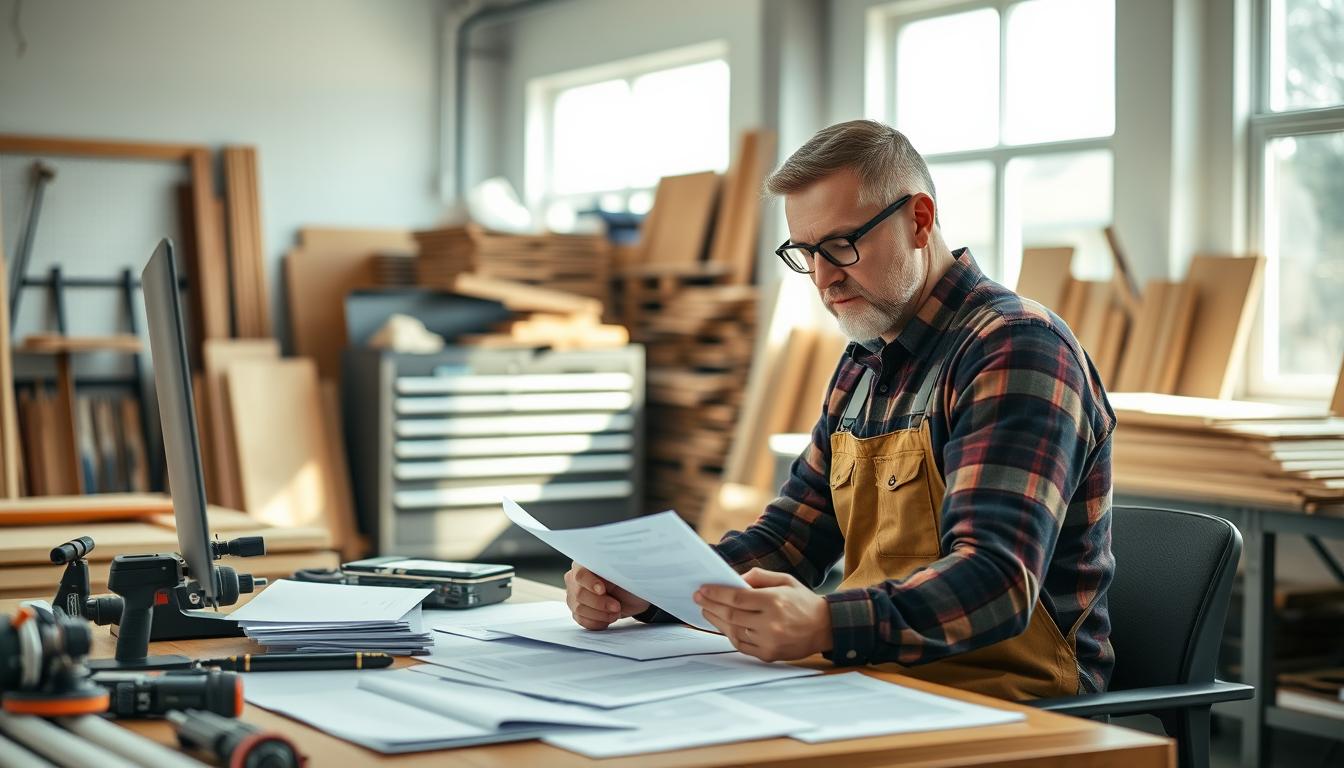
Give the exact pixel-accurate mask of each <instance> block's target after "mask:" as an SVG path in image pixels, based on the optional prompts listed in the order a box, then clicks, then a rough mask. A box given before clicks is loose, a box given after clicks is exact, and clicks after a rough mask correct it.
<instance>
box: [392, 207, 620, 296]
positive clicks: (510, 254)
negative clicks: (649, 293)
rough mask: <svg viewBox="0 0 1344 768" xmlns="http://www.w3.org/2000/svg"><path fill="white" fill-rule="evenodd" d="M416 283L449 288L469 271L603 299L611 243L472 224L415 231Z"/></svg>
mask: <svg viewBox="0 0 1344 768" xmlns="http://www.w3.org/2000/svg"><path fill="white" fill-rule="evenodd" d="M415 240H416V243H417V245H418V246H419V251H418V255H417V258H416V264H415V269H416V274H417V279H418V281H419V283H420V284H421V285H424V286H427V287H431V288H445V289H451V287H452V285H453V283H454V281H455V280H456V278H457V276H458V275H461V274H466V273H474V274H477V275H480V276H482V277H487V278H492V279H495V280H508V281H511V282H515V283H521V284H523V285H530V286H533V287H537V288H546V289H550V290H554V291H561V292H564V293H572V294H575V295H578V296H586V297H588V298H591V299H596V300H598V301H600V302H602V303H603V304H605V303H606V302H607V292H608V276H609V275H610V272H611V246H610V244H609V243H608V242H607V239H606V237H605V236H603V235H562V234H554V233H547V234H543V235H513V234H505V233H500V232H490V231H487V230H485V229H483V228H481V227H477V226H466V227H445V228H441V229H434V230H427V231H422V232H416V233H415Z"/></svg>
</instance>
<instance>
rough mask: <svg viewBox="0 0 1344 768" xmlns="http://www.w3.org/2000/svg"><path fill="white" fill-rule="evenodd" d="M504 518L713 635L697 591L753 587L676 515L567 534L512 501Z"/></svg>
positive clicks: (635, 519) (610, 524) (660, 515)
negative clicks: (708, 587) (714, 587)
mask: <svg viewBox="0 0 1344 768" xmlns="http://www.w3.org/2000/svg"><path fill="white" fill-rule="evenodd" d="M504 514H505V515H507V516H508V518H509V519H510V520H512V521H513V522H514V523H515V524H516V525H518V526H519V527H521V528H523V529H524V530H526V531H527V532H529V533H531V534H532V535H534V536H536V537H537V538H538V539H541V540H542V541H543V542H545V543H546V544H548V545H550V546H551V547H552V548H554V549H555V550H557V551H559V552H561V553H563V554H564V555H565V556H567V557H569V558H570V559H571V560H574V561H575V562H578V563H582V564H583V565H584V566H585V567H586V568H588V570H590V571H592V572H593V573H596V574H597V575H599V576H601V577H602V578H604V579H606V580H607V581H610V582H611V583H613V584H615V585H617V586H619V587H621V588H623V589H625V590H626V591H628V592H630V593H632V594H635V595H638V596H639V597H642V598H644V599H645V600H648V601H649V602H650V603H653V604H654V605H656V606H658V607H659V608H662V609H663V610H664V611H667V612H668V613H670V614H672V615H673V616H676V617H677V618H678V619H681V620H682V621H684V622H686V623H687V624H691V625H693V626H697V627H700V628H701V629H706V630H709V631H711V632H712V631H715V630H714V626H713V625H712V624H710V623H709V622H708V621H706V620H705V617H704V615H703V614H702V613H701V612H700V606H698V605H696V604H695V601H694V600H693V599H692V596H693V595H694V594H695V592H696V590H698V589H699V588H700V587H701V586H703V585H705V584H720V585H723V586H729V587H747V586H748V585H747V583H746V582H745V581H743V580H742V577H741V576H739V575H738V573H737V571H734V570H733V569H732V567H731V566H729V565H728V563H726V562H724V560H723V558H721V557H719V556H718V555H717V554H715V553H714V550H712V549H710V548H709V545H708V544H706V543H705V542H704V541H703V540H702V539H701V538H700V537H699V536H697V535H696V534H695V532H694V531H692V530H691V528H690V526H688V525H686V522H685V521H684V520H682V519H681V518H680V517H678V516H677V514H676V513H675V512H660V513H658V514H656V515H646V516H644V517H636V518H632V519H630V520H621V521H619V522H615V523H607V524H605V525H595V526H592V527H589V528H571V529H568V530H563V531H552V530H550V529H549V528H547V527H546V526H544V525H542V524H541V523H540V522H538V521H537V520H536V519H535V518H534V517H532V516H531V515H530V514H528V513H527V511H526V510H524V509H523V508H522V507H520V506H518V505H517V504H515V503H514V502H513V501H511V500H510V499H507V498H505V499H504Z"/></svg>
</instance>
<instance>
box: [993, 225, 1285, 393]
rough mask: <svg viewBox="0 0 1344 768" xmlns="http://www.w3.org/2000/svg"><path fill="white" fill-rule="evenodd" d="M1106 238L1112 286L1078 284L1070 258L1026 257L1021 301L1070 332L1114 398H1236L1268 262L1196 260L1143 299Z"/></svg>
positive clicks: (1155, 284) (1037, 251) (1036, 252)
mask: <svg viewBox="0 0 1344 768" xmlns="http://www.w3.org/2000/svg"><path fill="white" fill-rule="evenodd" d="M1107 235H1108V238H1109V239H1110V240H1111V243H1112V253H1113V255H1114V257H1115V258H1114V264H1115V274H1114V277H1113V278H1112V279H1111V280H1104V281H1098V280H1078V279H1075V278H1074V277H1073V276H1072V275H1071V273H1070V264H1071V262H1072V259H1073V249H1072V248H1031V249H1027V250H1026V251H1024V252H1023V254H1022V270H1021V274H1020V276H1019V279H1018V284H1017V292H1018V293H1020V294H1021V295H1023V296H1025V297H1027V298H1030V299H1033V300H1035V301H1038V302H1040V303H1041V304H1043V305H1045V306H1046V307H1047V308H1049V309H1051V310H1053V311H1054V312H1055V313H1056V314H1058V315H1059V317H1060V318H1061V319H1062V320H1064V322H1065V323H1067V324H1068V326H1069V328H1070V329H1072V330H1073V333H1074V336H1076V337H1077V339H1078V342H1079V343H1080V344H1081V345H1082V347H1083V349H1084V350H1086V351H1087V353H1088V356H1089V357H1090V358H1091V359H1092V363H1093V365H1095V366H1096V368H1097V372H1098V373H1099V374H1100V375H1101V379H1102V382H1103V383H1104V384H1105V385H1106V387H1107V389H1109V390H1111V391H1117V392H1154V393H1159V394H1175V395H1184V396H1188V397H1203V398H1214V399H1219V398H1228V397H1230V396H1231V395H1232V391H1233V389H1234V388H1235V385H1236V378H1237V374H1238V371H1239V370H1240V366H1241V362H1242V360H1243V358H1244V355H1245V350H1246V345H1247V342H1248V340H1249V336H1250V330H1251V324H1252V322H1253V320H1254V315H1255V309H1256V301H1257V300H1258V298H1259V295H1260V282H1261V276H1262V273H1263V271H1264V259H1263V258H1262V257H1259V256H1222V255H1197V256H1195V257H1194V258H1193V259H1191V261H1190V267H1189V270H1188V272H1187V273H1186V276H1185V279H1184V280H1181V281H1169V280H1152V281H1149V282H1148V284H1147V285H1146V286H1145V288H1144V290H1143V291H1142V292H1139V291H1138V290H1137V289H1136V288H1134V286H1133V282H1132V277H1131V273H1130V270H1129V268H1128V266H1127V265H1126V263H1125V260H1124V258H1123V256H1122V255H1121V252H1120V250H1119V249H1118V247H1116V246H1115V240H1114V235H1113V233H1111V232H1110V229H1109V228H1107Z"/></svg>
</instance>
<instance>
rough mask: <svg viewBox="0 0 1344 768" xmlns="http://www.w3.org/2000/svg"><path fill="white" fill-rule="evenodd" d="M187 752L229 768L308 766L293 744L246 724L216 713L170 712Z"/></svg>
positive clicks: (171, 719) (283, 738)
mask: <svg viewBox="0 0 1344 768" xmlns="http://www.w3.org/2000/svg"><path fill="white" fill-rule="evenodd" d="M168 722H170V723H172V724H173V728H174V729H176V731H177V740H178V742H179V743H180V744H181V745H182V748H183V749H188V750H194V751H197V752H200V753H203V754H207V755H209V756H210V757H211V758H212V759H213V761H214V762H215V763H216V764H217V765H227V766H229V768H298V766H301V765H304V764H306V763H307V762H308V759H307V758H306V757H304V756H303V755H302V754H300V752H299V748H298V747H297V746H295V745H294V743H293V742H292V741H290V740H289V739H287V738H285V737H284V736H282V735H280V734H278V733H275V732H273V731H264V730H262V729H261V728H258V727H257V726H255V725H251V724H249V723H245V722H243V721H242V720H230V719H229V718H227V717H220V716H219V715H216V714H215V713H213V712H200V711H196V710H187V711H185V712H169V713H168Z"/></svg>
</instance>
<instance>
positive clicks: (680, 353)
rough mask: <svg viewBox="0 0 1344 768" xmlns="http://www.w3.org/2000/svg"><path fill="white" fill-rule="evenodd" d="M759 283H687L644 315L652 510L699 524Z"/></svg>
mask: <svg viewBox="0 0 1344 768" xmlns="http://www.w3.org/2000/svg"><path fill="white" fill-rule="evenodd" d="M757 295H758V291H757V289H756V287H755V286H751V285H719V286H706V287H688V288H684V289H682V290H681V291H679V292H678V293H676V294H675V295H674V296H672V297H671V298H670V299H669V300H668V301H667V303H666V305H665V306H664V307H663V308H662V310H661V311H660V312H658V313H657V314H650V315H647V316H646V317H647V322H646V323H645V324H644V325H643V326H641V328H640V333H641V336H640V340H641V341H643V342H644V343H645V345H646V349H647V354H648V366H649V367H648V391H647V397H648V422H647V423H648V435H649V441H648V450H647V455H648V496H647V504H646V506H647V507H648V508H649V509H650V510H661V509H675V510H677V511H678V512H680V513H681V515H682V516H683V517H685V518H686V519H687V521H688V522H691V523H694V522H696V521H697V520H698V519H699V517H700V514H701V513H702V511H703V510H704V509H705V508H706V506H707V504H708V502H709V500H710V498H712V496H713V495H714V493H715V491H716V489H717V488H718V486H719V482H720V478H721V476H722V473H723V467H724V464H725V463H726V462H727V458H728V451H729V447H730V444H731V441H732V436H733V431H734V427H735V425H736V423H737V418H738V415H739V413H740V412H741V408H742V396H743V387H742V383H743V382H744V381H746V379H747V376H748V374H749V372H750V367H751V355H752V340H753V339H755V337H756V315H757V306H756V304H757Z"/></svg>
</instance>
